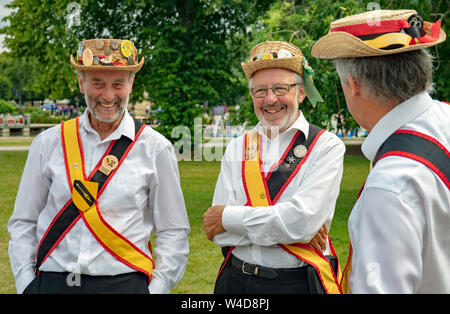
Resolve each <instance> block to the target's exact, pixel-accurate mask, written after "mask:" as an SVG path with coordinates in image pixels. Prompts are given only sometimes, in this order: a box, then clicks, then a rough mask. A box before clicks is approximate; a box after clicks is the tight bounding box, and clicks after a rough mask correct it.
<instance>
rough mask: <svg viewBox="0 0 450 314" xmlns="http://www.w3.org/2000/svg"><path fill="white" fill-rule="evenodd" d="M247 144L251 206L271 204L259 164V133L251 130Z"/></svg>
mask: <svg viewBox="0 0 450 314" xmlns="http://www.w3.org/2000/svg"><path fill="white" fill-rule="evenodd" d="M246 137H247V144H248V145H247V146H246V151H245V154H246V155H245V156H246V158H245V159H246V160H245V168H244V171H245V178H246V182H247V186H246V189H247V192H248V195H249V197H250V201H251V206H253V207H257V206H269V200H268V199H267V195H266V188H265V185H264V180H263V178H262V173H261V168H260V164H259V134H258V132H251V133H247V134H246Z"/></svg>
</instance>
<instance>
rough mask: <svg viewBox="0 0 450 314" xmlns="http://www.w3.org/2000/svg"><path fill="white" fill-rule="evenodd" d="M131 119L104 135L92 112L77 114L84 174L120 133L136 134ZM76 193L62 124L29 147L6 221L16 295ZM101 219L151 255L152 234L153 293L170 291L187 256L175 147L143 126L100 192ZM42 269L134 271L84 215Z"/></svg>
mask: <svg viewBox="0 0 450 314" xmlns="http://www.w3.org/2000/svg"><path fill="white" fill-rule="evenodd" d="M134 134H135V127H134V123H133V120H132V118H131V117H130V115H129V114H128V112H125V115H124V117H123V119H122V121H121V123H120V125H119V126H118V128H117V129H116V130H115V131H114V132H113V133H111V134H110V135H109V136H108V137H107V138H105V139H104V140H100V137H99V135H98V134H97V132H96V131H95V130H94V129H93V128H92V127H91V125H90V123H89V119H88V114H87V111H86V113H85V114H84V115H83V116H81V117H80V135H81V141H82V145H83V152H84V160H85V166H86V173H87V174H88V175H89V173H91V171H92V170H93V168H94V167H95V166H96V164H97V162H98V161H99V159H100V158H101V157H102V155H103V154H104V152H105V150H106V149H107V147H108V146H109V145H110V143H111V141H113V140H117V139H119V138H120V137H121V136H122V135H125V136H127V137H129V138H130V139H132V140H134ZM70 198H71V191H70V190H69V187H68V183H67V176H66V170H65V166H64V157H63V149H62V144H61V133H60V126H55V127H53V128H50V129H48V130H46V131H44V132H42V133H40V134H39V135H38V136H37V137H36V138H35V139H34V141H33V143H32V145H31V146H30V150H29V154H28V159H27V162H26V164H25V168H24V171H23V176H22V180H21V182H20V186H19V191H18V194H17V198H16V202H15V206H14V212H13V214H12V216H11V218H10V220H9V222H8V231H9V233H10V235H11V240H10V242H9V256H10V261H11V267H12V271H13V274H14V277H15V282H16V289H17V292H18V293H21V292H23V290H24V289H25V288H26V287H27V285H28V284H29V283H30V282H31V281H32V280H33V278H34V277H35V274H34V266H35V258H36V251H37V247H38V244H39V242H40V240H41V238H42V237H43V235H44V233H45V231H46V230H47V228H48V226H49V225H50V223H51V221H52V220H53V219H54V217H55V215H56V214H57V213H58V212H59V210H60V209H61V208H62V207H63V205H64V204H65V203H66V202H67V201H68V200H69V199H70ZM98 201H99V208H100V211H101V213H102V216H103V217H104V219H105V220H106V221H107V222H108V223H109V224H110V225H111V226H113V227H114V228H115V229H116V230H117V231H118V232H119V233H121V234H122V235H123V236H125V237H126V238H127V239H129V240H130V241H131V242H133V243H134V244H135V245H136V246H137V247H138V248H139V249H141V250H142V251H143V252H145V253H146V254H147V255H148V256H151V253H150V251H149V248H148V243H149V239H150V234H151V233H153V234H154V235H156V239H155V247H154V248H153V261H154V263H155V269H154V270H153V273H152V280H151V282H150V285H149V291H150V293H169V292H170V290H171V289H172V288H173V287H174V286H175V284H176V283H177V282H178V281H179V280H180V278H181V276H182V275H183V273H184V271H185V269H186V265H187V256H188V254H189V245H188V238H187V235H188V233H189V230H190V227H189V221H188V217H187V213H186V208H185V204H184V199H183V195H182V191H181V188H180V183H179V173H178V165H177V161H176V158H175V153H174V150H173V146H172V145H171V144H170V142H169V141H167V140H166V139H165V138H164V137H163V136H162V135H160V134H159V133H157V132H156V131H154V130H153V129H152V128H150V127H145V129H144V130H143V132H142V133H141V135H140V137H139V138H138V140H137V142H136V143H135V144H134V146H133V148H132V149H131V150H130V152H129V154H128V156H127V157H126V159H125V160H124V162H123V164H122V165H121V166H120V168H119V169H118V171H117V173H116V174H115V175H114V177H113V178H112V180H111V181H110V182H109V184H108V186H107V187H106V189H105V190H104V192H103V194H102V195H101V196H100V198H99V200H98ZM40 270H42V271H53V272H64V271H68V272H76V273H82V274H87V275H93V276H95V275H117V274H122V273H129V272H132V271H135V270H134V269H132V268H130V267H129V266H127V265H125V264H123V263H122V262H120V261H118V260H117V259H115V258H114V257H113V256H112V255H110V253H108V252H107V251H105V249H104V248H103V247H102V246H101V245H100V244H99V243H98V242H97V240H96V239H95V238H94V236H93V235H92V234H91V232H90V231H89V229H88V228H87V227H86V225H85V224H84V222H83V220H82V219H80V220H79V221H78V222H77V223H76V224H75V225H74V226H73V228H72V229H71V230H70V231H69V232H68V233H67V235H66V236H65V237H64V239H63V240H62V241H61V242H60V243H59V245H58V246H57V247H56V249H55V250H54V251H53V252H52V253H51V255H50V256H49V257H48V258H47V259H46V261H45V262H44V263H43V264H42V265H41V266H40Z"/></svg>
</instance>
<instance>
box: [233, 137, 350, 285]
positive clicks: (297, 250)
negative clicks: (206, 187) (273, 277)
mask: <svg viewBox="0 0 450 314" xmlns="http://www.w3.org/2000/svg"><path fill="white" fill-rule="evenodd" d="M299 132H300V131H299ZM322 133H323V131H321V132H319V133H318V135H317V136H316V137H315V139H314V141H313V142H312V143H311V145H310V147H309V149H308V151H307V153H306V155H305V156H304V157H303V159H302V160H301V162H299V163H298V164H297V165H296V167H295V169H292V172H291V173H290V176H289V178H288V179H287V181H286V182H283V183H284V185H283V186H282V187H281V189H280V192H278V193H277V194H276V196H275V197H274V200H271V197H270V194H269V188H268V184H267V181H268V180H267V178H265V176H264V174H263V173H264V172H263V171H262V169H261V164H262V161H261V158H260V135H259V134H258V133H257V132H251V133H247V134H246V135H245V139H244V156H243V164H242V180H243V184H244V189H245V192H246V194H247V205H248V206H270V205H273V204H275V202H276V201H277V200H278V198H279V196H280V194H281V193H282V192H283V191H284V189H285V188H286V186H287V185H288V184H289V183H290V181H291V180H292V178H293V177H294V176H295V175H296V173H297V172H298V171H299V169H300V167H301V166H302V164H303V163H304V162H305V161H306V159H307V157H308V156H309V153H310V151H311V149H312V147H313V146H314V144H315V142H316V141H317V139H318V138H319V136H320V135H321V134H322ZM298 135H299V133H298V134H297V136H298ZM294 140H295V138H294ZM294 140H293V141H292V142H291V145H290V147H288V149H287V151H288V150H289V149H291V146H292V144H293V143H294ZM287 151H286V152H287ZM283 157H286V153H285V154H284V156H283ZM280 167H281V165H280ZM329 240H330V239H329ZM329 243H330V251H331V253H332V254H333V256H335V257H336V258H337V256H336V253H335V251H334V249H333V246H332V244H331V240H330V241H329ZM279 246H280V247H281V248H283V249H284V250H285V251H287V252H288V253H290V254H292V255H294V256H295V257H297V258H299V259H301V260H303V261H304V262H306V263H307V264H309V265H311V266H313V267H314V268H315V269H316V271H317V273H318V275H319V278H320V280H321V282H322V285H323V287H324V290H325V292H326V293H329V294H340V293H342V290H341V287H340V284H339V281H340V277H341V272H340V269H339V263H338V274H335V273H334V271H333V268H332V266H331V264H330V262H329V261H328V259H327V258H326V257H325V256H324V255H323V254H322V252H320V251H318V250H316V249H314V248H312V247H310V246H309V245H307V244H305V243H294V244H279Z"/></svg>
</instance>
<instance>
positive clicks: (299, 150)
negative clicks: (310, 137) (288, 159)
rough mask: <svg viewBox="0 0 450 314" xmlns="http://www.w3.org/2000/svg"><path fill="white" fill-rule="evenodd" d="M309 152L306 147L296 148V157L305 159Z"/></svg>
mask: <svg viewBox="0 0 450 314" xmlns="http://www.w3.org/2000/svg"><path fill="white" fill-rule="evenodd" d="M307 151H308V150H307V149H306V147H305V146H303V145H297V146H295V148H294V156H295V157H297V158H302V157H304V156H305V155H306V152H307Z"/></svg>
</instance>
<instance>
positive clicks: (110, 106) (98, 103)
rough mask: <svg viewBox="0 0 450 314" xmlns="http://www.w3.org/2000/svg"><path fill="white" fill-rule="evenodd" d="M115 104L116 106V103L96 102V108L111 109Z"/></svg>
mask: <svg viewBox="0 0 450 314" xmlns="http://www.w3.org/2000/svg"><path fill="white" fill-rule="evenodd" d="M116 104H117V103H116V102H112V103H110V104H106V103H101V102H97V106H100V107H103V108H112V107H113V106H115V105H116Z"/></svg>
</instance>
